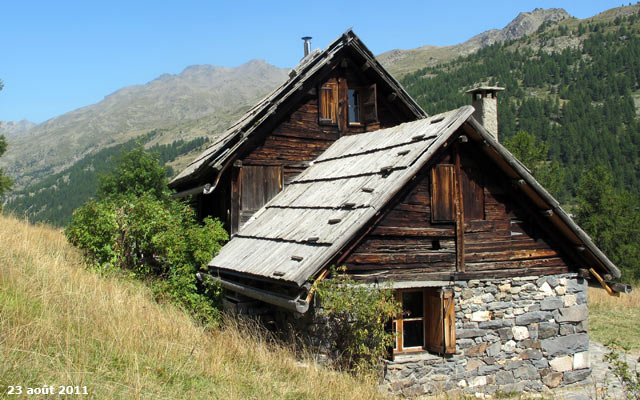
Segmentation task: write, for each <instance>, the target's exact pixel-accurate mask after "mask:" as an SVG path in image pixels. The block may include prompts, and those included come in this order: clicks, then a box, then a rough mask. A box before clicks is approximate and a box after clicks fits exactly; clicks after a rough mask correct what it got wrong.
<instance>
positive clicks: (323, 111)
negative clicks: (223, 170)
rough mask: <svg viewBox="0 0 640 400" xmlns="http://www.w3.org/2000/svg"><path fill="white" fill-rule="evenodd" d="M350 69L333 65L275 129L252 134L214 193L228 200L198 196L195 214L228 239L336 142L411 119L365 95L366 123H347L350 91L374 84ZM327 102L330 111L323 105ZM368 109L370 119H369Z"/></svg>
mask: <svg viewBox="0 0 640 400" xmlns="http://www.w3.org/2000/svg"><path fill="white" fill-rule="evenodd" d="M355 66H356V63H355V62H353V61H351V60H348V59H345V60H344V62H342V63H338V64H337V65H336V66H335V68H333V70H332V71H330V73H328V74H326V75H325V76H323V77H322V78H319V81H318V83H317V86H316V87H313V88H312V90H309V91H308V92H306V93H305V95H304V96H303V97H302V98H301V99H299V100H298V101H297V103H296V104H295V105H293V106H291V111H290V112H289V113H287V114H284V113H283V114H282V115H281V116H280V120H279V122H278V123H277V124H275V125H274V126H266V127H265V128H263V129H261V130H260V131H259V132H256V133H255V139H254V140H252V141H250V142H247V143H246V144H245V145H244V146H243V147H242V148H241V149H239V150H238V151H237V159H236V161H235V162H234V167H233V168H232V169H231V170H230V171H229V172H227V176H228V177H227V178H226V179H223V180H222V182H224V183H226V184H230V185H231V189H230V190H225V189H224V188H219V189H218V190H219V193H221V194H223V195H224V196H226V197H229V196H230V199H220V196H201V197H202V199H201V202H203V203H202V204H201V210H202V211H204V212H202V213H200V215H201V216H205V215H214V216H218V217H219V218H221V220H223V221H224V222H225V225H226V227H227V229H228V230H229V231H230V232H231V233H232V234H233V233H235V232H236V231H237V230H238V229H239V227H240V226H242V225H243V224H244V223H245V222H247V221H248V220H249V218H250V217H251V216H252V215H253V214H254V213H255V212H256V211H257V210H259V209H260V208H261V207H262V206H264V205H265V204H266V203H267V202H268V201H269V200H271V198H273V197H274V196H275V195H276V194H278V193H279V192H280V191H281V190H282V189H283V188H284V187H286V186H287V185H288V184H289V183H291V181H292V180H293V179H294V178H295V177H296V176H298V175H299V174H300V173H301V172H302V171H304V170H305V169H306V168H307V167H308V166H309V162H311V161H313V160H315V159H316V158H317V157H318V156H319V155H320V154H322V152H324V151H325V150H326V149H327V148H328V147H329V146H331V144H333V143H334V142H335V141H336V140H338V139H339V138H340V137H342V136H347V135H353V134H358V133H364V132H370V131H374V130H378V129H380V128H387V127H392V126H395V125H398V124H400V123H402V122H407V121H409V120H412V119H413V118H415V117H409V116H407V115H406V114H403V113H402V112H399V111H398V110H397V109H396V106H394V105H393V104H392V103H393V102H392V101H389V100H387V99H386V98H385V97H379V96H376V95H375V93H374V94H371V93H368V94H367V96H366V99H365V100H366V101H367V104H366V105H365V104H363V105H362V112H363V113H368V114H369V121H370V123H368V124H367V123H364V122H362V123H349V122H348V121H347V119H346V114H347V105H346V102H347V98H346V93H347V91H348V90H349V88H367V90H376V84H375V79H374V78H373V77H369V76H367V75H366V74H364V73H362V72H361V71H358V70H357V69H356V67H355ZM363 93H365V92H363ZM328 101H331V102H333V106H331V105H328V104H326V102H328ZM372 101H373V102H375V104H374V105H372V104H371V102H372ZM372 109H375V113H376V117H375V120H374V119H373V117H371V115H372V113H373V111H371V110H372ZM333 118H335V119H336V121H335V123H333V122H332V119H333ZM227 182H228V183H227ZM214 203H224V204H228V207H229V210H228V212H225V210H219V208H220V207H219V206H217V205H215V204H214Z"/></svg>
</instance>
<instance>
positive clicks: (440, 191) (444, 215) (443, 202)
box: [431, 164, 456, 222]
mask: <svg viewBox="0 0 640 400" xmlns="http://www.w3.org/2000/svg"><path fill="white" fill-rule="evenodd" d="M454 196H455V165H453V164H438V165H436V166H434V167H433V168H432V169H431V222H454V221H455V220H456V210H455V197H454Z"/></svg>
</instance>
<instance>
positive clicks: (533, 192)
mask: <svg viewBox="0 0 640 400" xmlns="http://www.w3.org/2000/svg"><path fill="white" fill-rule="evenodd" d="M473 111H474V109H473V107H471V106H465V107H462V108H459V109H457V110H453V111H450V112H447V113H444V114H439V115H435V116H432V117H430V118H427V119H422V120H418V121H413V122H407V123H404V124H401V125H398V126H395V127H392V128H388V129H383V130H379V131H374V132H369V133H363V134H359V135H353V136H345V137H343V138H341V139H339V140H338V141H336V142H335V143H334V144H333V145H331V146H330V147H329V148H328V149H327V150H326V151H325V152H324V153H323V154H322V155H320V157H318V159H316V160H315V161H314V162H313V163H312V164H311V166H310V167H309V168H307V169H306V170H305V171H304V172H303V173H302V174H300V175H299V176H298V177H297V178H296V179H295V180H294V181H293V182H292V183H291V184H289V185H288V186H287V187H286V188H285V190H284V191H282V192H281V193H279V194H278V195H277V196H276V197H274V198H273V199H271V201H269V202H268V203H267V204H266V205H265V206H264V207H263V208H262V209H261V210H260V211H258V212H257V213H256V214H255V215H254V216H253V217H252V218H251V219H250V220H249V221H248V222H247V223H246V224H245V225H244V226H243V227H242V228H241V229H240V230H239V232H238V233H237V234H236V235H235V236H234V237H233V238H232V239H231V240H230V241H229V242H228V243H227V244H226V245H225V246H224V247H223V248H222V250H221V251H220V253H219V254H218V255H217V256H216V257H214V259H213V260H212V261H211V262H210V263H209V265H208V267H209V269H210V270H211V271H212V272H214V273H215V272H217V273H218V274H220V273H223V274H224V273H230V274H234V275H238V274H239V275H241V276H243V277H247V278H252V277H253V278H262V279H264V278H266V279H268V280H270V281H273V282H279V283H283V284H295V285H297V286H302V285H303V284H304V283H305V282H306V281H307V280H309V279H311V278H312V277H313V276H314V275H316V274H317V273H318V272H319V271H320V270H321V269H323V268H325V267H326V266H327V263H329V262H330V261H331V260H333V259H334V257H335V256H336V255H337V254H338V253H339V252H340V251H341V250H342V249H343V248H344V247H345V246H346V245H347V244H348V243H349V242H350V240H352V239H353V238H354V237H355V236H356V235H357V233H358V232H359V231H361V229H362V228H363V227H364V226H365V225H366V224H367V223H368V222H369V221H371V220H372V219H373V218H374V217H375V216H376V215H377V213H378V212H379V211H380V210H381V209H382V208H383V207H384V206H385V205H386V204H387V203H388V202H389V201H390V200H391V199H392V198H394V196H395V195H396V194H397V193H398V192H399V191H400V190H401V189H402V188H403V187H404V186H405V185H406V184H407V183H408V182H409V181H410V180H411V179H412V178H413V177H414V176H415V175H416V174H417V172H418V171H419V170H420V169H421V168H423V167H424V166H425V165H426V164H427V163H428V162H430V160H431V158H432V156H433V155H434V154H435V153H436V151H438V150H439V149H441V148H442V147H446V146H448V145H449V144H450V143H451V141H452V140H453V139H454V138H455V136H456V135H454V133H455V132H456V131H457V130H458V129H459V128H462V129H463V131H464V132H466V133H467V134H469V135H470V137H471V138H472V139H473V140H475V141H478V142H481V143H482V144H483V145H482V146H480V148H481V150H480V149H479V151H484V152H486V153H487V154H488V155H489V156H490V157H491V158H492V159H494V160H495V161H496V165H497V166H498V167H499V168H500V169H502V170H503V171H504V172H505V174H506V175H507V177H509V178H510V179H513V180H514V181H518V182H522V184H521V185H519V187H520V189H519V190H520V191H521V193H523V194H524V195H525V196H527V197H529V198H530V199H531V201H532V203H533V204H534V205H536V206H537V207H538V208H539V209H540V210H541V211H545V214H548V217H549V221H550V222H551V223H552V224H553V225H555V227H556V228H557V230H558V232H560V233H561V235H562V236H564V238H565V239H566V240H567V242H568V243H570V244H571V245H572V246H574V248H575V249H578V250H577V251H579V252H580V254H581V256H580V257H581V259H582V260H584V264H585V265H592V266H594V267H595V268H597V269H598V270H599V271H601V272H603V273H608V274H611V275H612V276H613V277H615V278H619V277H620V271H619V270H618V268H617V267H616V266H615V265H614V264H613V263H612V262H611V261H610V260H609V259H608V258H607V257H606V255H604V254H603V253H602V251H600V249H598V248H597V246H596V245H595V244H594V243H593V241H592V240H591V239H590V238H589V236H588V235H587V234H586V233H585V232H584V231H583V230H582V229H581V228H580V227H579V226H578V225H577V224H576V223H575V222H574V221H573V220H572V219H571V217H569V216H568V214H566V212H565V211H564V210H563V209H562V208H561V207H560V204H559V203H558V201H556V200H555V199H554V198H553V197H552V196H551V195H550V194H549V193H548V192H547V191H546V190H545V189H544V188H543V187H542V186H541V185H540V184H539V183H538V182H537V181H536V180H535V179H534V178H533V176H532V175H531V173H530V171H529V170H528V169H527V168H526V167H525V166H524V165H523V164H522V163H521V162H520V161H519V160H518V159H517V158H515V157H514V156H513V155H512V154H511V153H510V152H509V151H508V150H507V149H506V148H505V147H504V146H502V145H501V144H500V143H498V142H497V141H496V140H495V139H494V138H493V136H492V135H491V134H490V133H489V132H487V131H486V129H485V128H484V127H483V126H482V125H480V124H479V123H478V122H477V121H476V120H475V119H474V118H473V117H472V116H471V115H472V114H473ZM585 250H586V251H585Z"/></svg>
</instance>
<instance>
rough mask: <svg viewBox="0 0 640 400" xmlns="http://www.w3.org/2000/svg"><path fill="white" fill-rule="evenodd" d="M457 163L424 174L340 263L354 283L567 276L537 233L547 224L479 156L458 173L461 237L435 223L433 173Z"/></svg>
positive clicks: (470, 156)
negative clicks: (459, 254)
mask: <svg viewBox="0 0 640 400" xmlns="http://www.w3.org/2000/svg"><path fill="white" fill-rule="evenodd" d="M467 146H469V145H467ZM452 151H453V150H452ZM465 158H467V159H466V160H465ZM452 159H454V157H452V155H451V154H446V155H444V156H442V157H441V158H440V159H439V160H438V162H437V163H435V164H434V165H431V166H428V167H427V168H425V169H424V170H423V171H421V173H420V174H419V175H418V176H417V177H416V179H415V181H414V183H413V186H412V187H411V188H409V189H410V190H409V192H408V193H407V194H405V195H403V196H402V197H401V198H400V199H399V200H396V203H395V205H393V206H392V207H391V208H390V209H388V210H387V211H385V213H384V215H383V217H382V218H381V219H380V220H379V221H378V222H377V223H376V224H375V226H374V227H373V228H372V229H371V230H370V232H369V233H368V234H367V235H366V236H365V237H364V238H362V240H361V241H360V242H359V243H358V244H357V245H356V246H355V247H354V248H353V250H352V251H351V252H350V253H349V254H348V255H347V256H346V257H344V258H343V259H344V264H345V265H346V266H347V268H348V271H350V273H352V274H353V275H354V277H356V278H357V279H362V280H375V279H380V280H383V279H392V280H396V281H404V280H440V279H445V280H446V279H450V278H452V277H453V275H454V273H455V274H457V276H459V277H465V276H466V277H468V278H472V277H473V278H476V277H477V278H481V277H483V276H486V277H491V276H495V277H501V276H510V275H524V274H544V273H562V272H567V271H568V268H569V266H570V265H571V263H570V262H569V261H568V260H567V258H566V257H563V255H562V254H561V253H560V251H559V246H557V245H554V244H553V242H552V241H551V240H550V238H549V236H548V235H547V234H545V231H544V229H541V228H540V226H539V224H544V221H541V220H540V219H539V218H536V216H535V215H533V214H532V213H531V212H529V211H528V207H527V205H526V200H525V199H524V198H522V196H519V195H518V193H517V192H516V191H515V190H516V189H514V188H512V187H511V186H510V185H509V183H508V182H509V180H508V179H507V177H506V176H504V175H502V174H501V173H498V172H496V169H495V168H494V169H492V168H491V162H490V161H489V160H488V159H485V158H483V156H482V155H480V152H479V151H478V152H475V153H474V152H470V151H461V163H460V165H461V167H460V170H459V172H458V173H457V174H456V177H457V178H456V179H461V187H462V190H463V191H471V193H463V196H462V197H463V199H464V206H463V210H464V217H463V218H464V221H465V222H464V225H459V226H464V234H463V235H456V223H455V221H454V222H448V223H438V222H432V215H431V212H432V209H431V206H432V204H431V201H432V199H433V193H431V188H432V185H431V182H430V177H431V173H432V172H431V171H432V168H433V167H435V168H436V170H439V169H440V168H439V167H438V165H444V164H447V165H450V164H449V163H450V162H451V160H452ZM523 201H524V203H523ZM468 210H470V213H471V215H467V212H468ZM458 237H462V238H463V239H462V240H463V245H464V252H463V254H464V255H463V257H464V266H463V267H462V268H461V267H460V266H458V265H457V261H456V250H457V243H456V241H457V240H458V239H457V238H458Z"/></svg>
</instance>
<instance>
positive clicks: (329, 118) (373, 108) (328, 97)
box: [318, 78, 378, 126]
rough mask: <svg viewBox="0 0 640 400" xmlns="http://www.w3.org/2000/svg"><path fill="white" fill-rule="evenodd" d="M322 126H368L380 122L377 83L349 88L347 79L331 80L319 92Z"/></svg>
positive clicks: (319, 111)
mask: <svg viewBox="0 0 640 400" xmlns="http://www.w3.org/2000/svg"><path fill="white" fill-rule="evenodd" d="M318 120H319V123H320V125H340V126H343V124H345V125H347V124H353V125H368V124H375V123H377V122H378V105H377V97H376V85H375V83H374V84H372V85H369V86H349V83H348V82H347V81H346V80H345V79H340V78H339V79H335V78H332V79H329V80H328V81H327V82H325V83H323V84H322V85H321V86H320V87H319V90H318Z"/></svg>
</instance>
